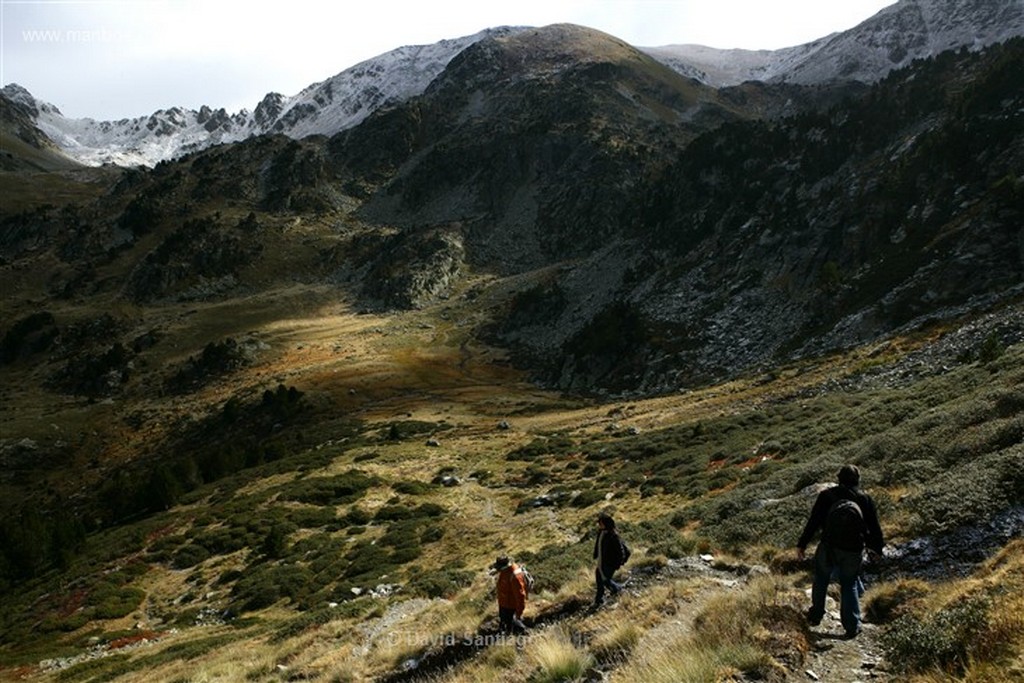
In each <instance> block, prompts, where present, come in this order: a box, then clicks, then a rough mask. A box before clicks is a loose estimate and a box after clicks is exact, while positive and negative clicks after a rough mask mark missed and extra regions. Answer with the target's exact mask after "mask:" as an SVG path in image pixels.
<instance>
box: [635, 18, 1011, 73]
mask: <svg viewBox="0 0 1024 683" xmlns="http://www.w3.org/2000/svg"><path fill="white" fill-rule="evenodd" d="M1020 35H1024V0H901V1H900V2H897V3H896V4H894V5H890V6H889V7H886V8H884V9H882V10H881V11H879V12H878V13H877V14H875V15H874V16H873V17H871V18H869V19H867V20H866V21H863V22H861V23H860V24H858V25H857V26H855V27H854V28H852V29H850V30H848V31H843V32H841V33H833V34H832V35H829V36H826V37H824V38H820V39H818V40H815V41H813V42H810V43H806V44H804V45H798V46H795V47H788V48H783V49H781V50H718V49H715V48H710V47H704V46H702V45H668V46H664V47H654V48H644V51H645V52H647V53H648V54H650V55H651V56H652V57H654V58H655V59H658V60H659V61H661V62H663V63H665V64H667V65H668V66H670V67H671V68H673V69H675V70H676V71H678V72H679V73H681V74H683V75H684V76H688V77H690V78H696V79H697V80H699V81H701V82H703V83H706V84H708V85H713V86H716V87H723V86H729V85H737V84H739V83H742V82H744V81H765V82H769V83H771V82H785V83H797V84H802V85H813V84H817V83H822V82H825V81H829V80H833V79H837V78H838V79H849V80H855V81H861V82H864V83H871V82H874V81H877V80H879V79H881V78H884V77H885V76H886V75H887V74H888V73H889V72H890V71H892V70H893V69H898V68H900V67H903V66H907V65H908V64H910V63H911V62H912V61H913V60H915V59H922V58H927V57H933V56H935V55H937V54H939V53H940V52H944V51H946V50H949V49H955V48H959V47H962V46H965V47H968V48H970V49H978V48H982V47H984V46H986V45H991V44H993V43H999V42H1002V41H1004V40H1006V39H1008V38H1012V37H1014V36H1020Z"/></svg>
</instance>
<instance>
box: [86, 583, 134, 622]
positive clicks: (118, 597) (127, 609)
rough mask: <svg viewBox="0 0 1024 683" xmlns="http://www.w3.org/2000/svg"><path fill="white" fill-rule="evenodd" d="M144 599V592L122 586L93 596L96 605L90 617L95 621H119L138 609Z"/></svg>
mask: <svg viewBox="0 0 1024 683" xmlns="http://www.w3.org/2000/svg"><path fill="white" fill-rule="evenodd" d="M145 598H146V592H145V591H144V590H142V589H141V588H135V587H132V586H123V587H121V588H118V589H116V590H114V591H110V592H107V593H105V594H104V595H102V596H93V598H92V599H93V600H97V604H96V606H95V608H93V610H92V615H93V617H94V618H96V619H120V618H121V617H125V616H128V615H129V614H131V613H132V612H134V611H135V610H136V609H138V607H139V605H141V604H142V601H143V600H145Z"/></svg>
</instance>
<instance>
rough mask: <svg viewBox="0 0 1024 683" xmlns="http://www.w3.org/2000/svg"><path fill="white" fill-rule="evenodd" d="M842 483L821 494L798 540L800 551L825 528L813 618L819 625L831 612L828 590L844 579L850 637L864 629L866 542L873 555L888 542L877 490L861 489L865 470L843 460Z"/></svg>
mask: <svg viewBox="0 0 1024 683" xmlns="http://www.w3.org/2000/svg"><path fill="white" fill-rule="evenodd" d="M838 479H839V484H838V485H837V486H833V487H831V488H828V489H825V490H824V491H822V492H821V493H819V494H818V498H817V500H815V501H814V507H813V508H812V509H811V516H810V518H809V519H808V520H807V524H806V525H805V526H804V531H803V533H802V534H800V540H799V541H797V544H796V547H797V557H799V558H800V559H801V560H803V559H804V551H805V549H806V548H807V544H808V543H810V542H811V539H812V538H814V535H815V534H816V533H817V532H818V531H819V530H820V531H821V532H822V533H821V540H820V541H819V543H818V549H817V550H816V551H815V553H814V584H813V586H812V588H811V608H810V609H809V610H808V611H807V621H808V622H809V623H810V624H811V626H817V625H818V624H820V623H821V619H822V617H824V616H825V594H826V592H827V591H828V584H829V582H830V581H831V580H832V577H833V576H836V577H838V579H839V617H840V621H841V622H842V624H843V629H844V630H845V631H846V637H847V638H855V637H856V636H857V634H859V633H860V622H861V617H860V594H861V592H862V590H863V587H862V584H861V583H860V570H861V565H862V563H863V559H864V558H863V556H864V548H865V547H866V548H867V550H868V554H869V555H870V556H871V557H872V559H877V558H878V557H879V556H881V554H882V548H883V547H884V545H885V543H884V541H883V539H882V528H881V526H880V525H879V523H878V512H877V510H876V508H875V502H874V501H873V500H872V499H871V496H869V495H868V494H866V493H864V492H863V491H861V490H860V488H859V487H860V470H859V469H857V466H856V465H843V467H842V468H840V470H839V477H838Z"/></svg>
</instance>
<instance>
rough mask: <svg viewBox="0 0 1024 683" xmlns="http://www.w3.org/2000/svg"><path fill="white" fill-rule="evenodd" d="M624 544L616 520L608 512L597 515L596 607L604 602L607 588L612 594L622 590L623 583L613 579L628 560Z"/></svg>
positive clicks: (595, 553) (595, 551) (595, 548)
mask: <svg viewBox="0 0 1024 683" xmlns="http://www.w3.org/2000/svg"><path fill="white" fill-rule="evenodd" d="M622 546H623V544H622V541H621V539H620V538H619V534H618V532H617V531H616V530H615V520H614V519H613V518H612V516H611V515H609V514H608V513H606V512H602V513H601V514H599V515H598V516H597V538H596V539H595V540H594V559H595V560H597V565H596V567H595V568H594V579H595V581H596V584H597V594H596V595H595V596H594V607H600V606H601V605H602V604H604V591H605V588H607V589H608V590H610V591H611V593H612V595H618V594H619V591H621V590H622V584H620V583H617V582H615V581H614V580H613V579H612V577H613V576H614V575H615V572H616V570H618V568H619V567H621V566H622V565H623V564H624V563H625V561H626V558H625V557H623V549H622Z"/></svg>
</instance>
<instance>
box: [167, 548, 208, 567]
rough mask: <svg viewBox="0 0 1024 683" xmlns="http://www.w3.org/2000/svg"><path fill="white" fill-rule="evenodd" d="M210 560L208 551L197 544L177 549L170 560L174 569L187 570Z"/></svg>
mask: <svg viewBox="0 0 1024 683" xmlns="http://www.w3.org/2000/svg"><path fill="white" fill-rule="evenodd" d="M208 559H210V551H209V550H207V549H206V548H204V547H203V546H201V545H199V544H197V543H189V544H187V545H185V546H182V547H181V548H179V549H178V552H176V553H174V557H173V559H172V560H171V566H172V567H174V568H175V569H188V568H189V567H194V566H196V565H197V564H199V563H200V562H204V561H206V560H208Z"/></svg>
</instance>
